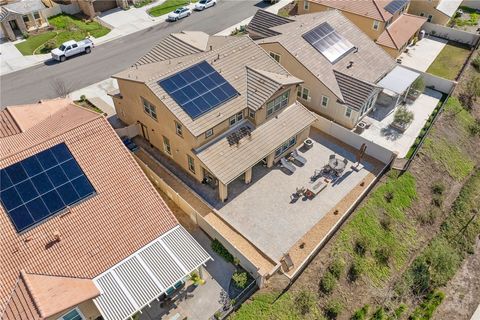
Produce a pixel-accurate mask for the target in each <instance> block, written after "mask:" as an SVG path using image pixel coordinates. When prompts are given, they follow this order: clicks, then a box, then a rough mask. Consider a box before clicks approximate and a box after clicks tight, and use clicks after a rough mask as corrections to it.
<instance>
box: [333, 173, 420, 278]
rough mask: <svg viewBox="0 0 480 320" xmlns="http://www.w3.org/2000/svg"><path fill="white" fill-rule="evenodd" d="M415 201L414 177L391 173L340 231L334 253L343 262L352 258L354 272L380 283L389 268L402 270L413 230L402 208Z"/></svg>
mask: <svg viewBox="0 0 480 320" xmlns="http://www.w3.org/2000/svg"><path fill="white" fill-rule="evenodd" d="M415 198H416V187H415V178H414V177H413V176H412V175H411V174H410V173H408V172H407V173H405V174H403V175H402V176H400V177H396V176H395V174H394V173H390V174H389V177H388V178H387V181H386V182H385V183H384V184H382V185H381V186H380V187H379V188H377V189H376V190H375V191H373V192H372V193H371V194H370V196H369V198H368V200H367V201H366V203H365V205H364V206H363V207H361V208H360V209H359V210H358V212H357V213H356V214H355V216H354V217H353V219H352V220H351V221H350V222H348V223H347V224H346V225H345V226H344V227H343V228H342V230H341V231H340V234H339V239H338V242H337V243H336V248H335V252H336V254H337V255H339V256H341V257H342V256H343V257H345V258H346V259H345V260H348V259H347V258H348V256H354V257H355V259H354V260H355V263H356V264H357V265H358V266H355V265H354V267H355V269H359V270H362V272H364V273H365V274H366V275H367V276H369V277H370V278H371V279H372V280H373V281H374V282H375V283H377V284H381V282H382V281H383V280H386V279H388V277H389V276H390V273H391V271H392V267H395V268H401V266H403V265H404V263H406V261H407V259H408V253H409V250H410V248H411V247H412V246H413V245H414V244H415V230H414V228H413V226H412V222H411V221H409V220H407V219H406V216H405V209H407V208H409V207H410V206H411V205H412V203H413V201H414V199H415ZM350 269H351V270H350V271H349V273H351V272H352V268H350Z"/></svg>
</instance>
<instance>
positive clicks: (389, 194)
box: [385, 191, 393, 203]
mask: <svg viewBox="0 0 480 320" xmlns="http://www.w3.org/2000/svg"><path fill="white" fill-rule="evenodd" d="M392 200H393V192H391V191H387V192H385V201H387V202H388V203H390V202H392Z"/></svg>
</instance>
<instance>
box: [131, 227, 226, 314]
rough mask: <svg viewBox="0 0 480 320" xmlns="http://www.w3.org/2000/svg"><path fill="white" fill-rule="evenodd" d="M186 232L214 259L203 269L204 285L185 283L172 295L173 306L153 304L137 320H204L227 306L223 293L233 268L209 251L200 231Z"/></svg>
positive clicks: (203, 234) (205, 239) (208, 241)
mask: <svg viewBox="0 0 480 320" xmlns="http://www.w3.org/2000/svg"><path fill="white" fill-rule="evenodd" d="M189 232H190V234H192V236H193V237H194V238H195V240H197V241H198V242H199V243H200V244H201V245H202V247H203V248H204V249H205V250H207V252H208V253H209V254H210V255H211V256H212V258H213V259H214V260H213V261H209V262H208V263H207V267H206V268H204V270H203V279H204V280H205V281H206V282H205V284H203V285H200V286H198V287H195V286H193V285H190V286H188V284H187V285H186V286H185V287H184V288H182V289H181V290H180V291H179V292H178V293H177V294H176V295H175V301H174V303H173V304H170V305H168V306H162V303H161V302H160V301H155V302H153V303H152V304H151V306H150V307H148V306H147V307H145V308H144V309H143V310H142V314H141V315H140V318H139V320H161V319H162V320H167V319H179V320H180V319H184V317H188V319H189V320H205V319H208V318H209V317H211V316H213V315H214V313H215V312H216V311H217V310H219V309H220V308H221V307H222V306H223V305H224V304H225V303H228V299H226V296H227V294H226V292H228V286H229V284H230V279H231V277H232V274H233V273H234V272H235V267H234V266H233V265H232V264H230V263H228V262H226V261H225V260H224V259H223V258H221V257H220V256H219V255H217V254H216V253H215V252H214V251H213V250H212V248H211V246H210V243H211V240H210V238H208V236H207V235H206V234H205V233H204V232H203V231H202V230H200V229H199V228H198V227H197V228H195V229H194V230H192V229H189ZM177 317H178V318H177Z"/></svg>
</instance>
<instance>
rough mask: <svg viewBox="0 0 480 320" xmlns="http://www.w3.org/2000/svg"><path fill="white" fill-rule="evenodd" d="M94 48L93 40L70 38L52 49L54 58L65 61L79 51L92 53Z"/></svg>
mask: <svg viewBox="0 0 480 320" xmlns="http://www.w3.org/2000/svg"><path fill="white" fill-rule="evenodd" d="M92 49H93V41H92V40H90V39H84V40H80V41H75V40H70V41H67V42H64V43H62V45H61V46H60V47H58V48H56V49H53V50H52V51H51V55H52V59H55V60H58V61H60V62H63V61H65V60H67V58H69V57H71V56H74V55H77V54H79V53H90V52H91V51H92Z"/></svg>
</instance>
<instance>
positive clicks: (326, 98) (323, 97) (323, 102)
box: [322, 96, 328, 108]
mask: <svg viewBox="0 0 480 320" xmlns="http://www.w3.org/2000/svg"><path fill="white" fill-rule="evenodd" d="M327 106H328V97H325V96H322V107H325V108H326V107H327Z"/></svg>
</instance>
